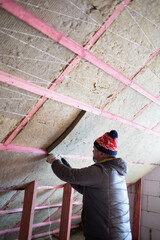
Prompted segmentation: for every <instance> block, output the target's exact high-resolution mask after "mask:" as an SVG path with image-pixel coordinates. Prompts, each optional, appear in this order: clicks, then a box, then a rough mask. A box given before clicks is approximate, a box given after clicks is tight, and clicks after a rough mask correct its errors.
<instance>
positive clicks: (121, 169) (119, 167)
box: [105, 158, 128, 176]
mask: <svg viewBox="0 0 160 240" xmlns="http://www.w3.org/2000/svg"><path fill="white" fill-rule="evenodd" d="M105 163H106V164H107V165H108V166H111V167H112V168H114V169H116V171H117V172H118V173H119V174H120V175H123V176H125V175H127V173H128V166H127V163H126V162H125V161H124V160H123V159H122V158H115V159H113V160H111V161H107V162H105Z"/></svg>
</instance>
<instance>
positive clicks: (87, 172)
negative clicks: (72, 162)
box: [52, 160, 103, 191]
mask: <svg viewBox="0 0 160 240" xmlns="http://www.w3.org/2000/svg"><path fill="white" fill-rule="evenodd" d="M52 170H53V172H54V173H55V175H56V176H57V177H59V178H60V179H61V180H62V181H65V182H68V183H70V184H71V185H72V184H73V185H74V184H75V185H81V186H96V185H98V184H99V183H100V182H101V181H102V176H103V174H102V172H103V169H102V168H101V167H100V166H98V165H92V166H90V167H86V168H81V169H75V168H68V167H65V166H64V165H63V164H62V163H61V162H60V161H59V160H56V161H54V162H53V163H52ZM75 189H76V186H75ZM76 190H78V189H76ZM81 191H82V189H81Z"/></svg>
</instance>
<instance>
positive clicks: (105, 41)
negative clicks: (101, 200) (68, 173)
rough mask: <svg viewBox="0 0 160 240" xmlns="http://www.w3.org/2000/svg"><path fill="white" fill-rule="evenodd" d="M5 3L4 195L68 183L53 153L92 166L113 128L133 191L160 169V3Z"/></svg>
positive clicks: (0, 120)
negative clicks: (50, 157) (35, 183)
mask: <svg viewBox="0 0 160 240" xmlns="http://www.w3.org/2000/svg"><path fill="white" fill-rule="evenodd" d="M0 3H1V6H2V8H1V9H0V15H1V20H0V21H1V24H0V33H1V35H0V36H1V45H0V58H1V63H0V67H1V72H0V81H1V82H0V103H1V104H0V141H1V144H0V149H1V151H0V159H1V173H0V182H1V188H5V187H12V186H20V185H21V184H25V183H28V182H30V181H32V180H35V179H38V180H39V184H40V185H48V184H53V185H58V184H60V183H61V181H60V180H58V179H57V178H56V177H55V176H53V174H52V172H51V170H50V166H48V165H47V164H46V163H45V153H46V151H49V152H53V153H54V154H56V155H65V157H66V158H67V159H68V161H70V163H71V165H72V166H73V167H83V166H88V165H90V164H91V163H92V160H91V156H92V147H93V142H94V140H95V139H96V138H97V137H99V136H101V135H102V134H103V133H104V132H106V131H110V130H111V129H116V130H117V131H118V133H119V151H118V156H119V157H122V158H123V159H124V160H126V161H127V162H128V166H129V173H128V175H127V182H128V183H130V182H135V181H137V180H138V179H139V178H141V177H143V176H144V175H146V174H147V173H148V172H150V171H151V170H152V169H153V168H154V167H155V166H156V165H158V164H159V163H160V157H159V156H160V106H159V105H160V97H159V96H160V69H159V65H160V55H159V51H160V48H159V46H160V31H159V28H160V27H159V26H160V25H159V23H160V16H159V9H160V2H159V1H158V0H153V1H150V0H146V1H142V0H139V1H137V0H133V1H129V0H126V1H123V2H122V1H118V0H114V1H110V0H107V1H104V0H100V1H97V0H80V1H77V0H72V1H70V0H54V1H51V0H45V1H44V0H34V1H33V0H26V1H25V0H17V1H14V2H13V1H12V0H6V1H4V0H0ZM18 6H21V7H23V9H22V8H19V7H18ZM24 9H25V10H24ZM35 16H37V18H36V17H35ZM41 20H42V21H41ZM36 28H37V29H36ZM44 33H45V34H44ZM46 89H50V90H46Z"/></svg>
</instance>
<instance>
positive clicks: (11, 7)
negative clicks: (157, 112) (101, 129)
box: [0, 0, 160, 105]
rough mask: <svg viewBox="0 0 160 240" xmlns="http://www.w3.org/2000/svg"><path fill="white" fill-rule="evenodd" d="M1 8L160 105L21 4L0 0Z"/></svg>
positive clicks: (125, 0)
mask: <svg viewBox="0 0 160 240" xmlns="http://www.w3.org/2000/svg"><path fill="white" fill-rule="evenodd" d="M123 2H124V3H125V4H128V2H129V1H128V0H124V1H123ZM0 4H1V7H2V8H4V9H5V10H6V11H8V12H10V13H11V14H13V15H14V16H16V17H17V18H19V19H21V20H22V21H24V22H26V23H27V24H29V25H30V26H32V27H34V28H35V29H37V30H39V31H40V32H42V33H43V34H45V35H47V36H48V37H50V38H52V39H53V40H55V41H56V42H58V43H60V44H61V45H63V46H64V47H66V48H67V49H69V50H71V51H72V52H74V53H76V54H78V55H79V56H80V57H81V58H84V59H85V60H87V61H88V62H90V63H92V64H93V65H94V66H96V67H98V68H99V69H101V70H103V71H104V72H106V73H108V74H109V75H111V76H112V77H114V78H116V79H117V80H119V81H121V82H122V83H123V84H125V85H126V86H129V87H131V88H132V89H134V90H135V91H137V92H139V93H140V94H142V95H143V96H145V97H146V98H148V99H150V100H152V101H153V102H154V103H156V104H158V105H160V99H158V98H156V97H155V96H153V94H151V93H150V92H148V91H147V90H145V89H143V88H142V87H141V86H140V85H138V84H137V83H135V82H133V81H132V80H131V79H129V78H128V77H126V76H125V75H123V74H122V73H120V72H118V71H117V70H116V69H114V68H113V67H111V66H110V65H109V64H107V63H105V62H104V61H102V60H101V59H99V58H98V57H96V56H95V55H93V54H92V53H91V52H89V51H88V50H87V49H85V48H83V47H82V46H80V45H79V44H78V43H76V42H74V41H73V40H71V39H70V38H68V37H67V36H65V35H64V34H62V33H61V32H59V31H58V30H56V29H55V28H53V27H51V26H50V25H48V24H47V23H46V22H44V21H43V20H41V19H40V18H38V17H37V16H35V15H34V14H32V13H30V12H29V11H27V10H26V9H25V8H23V7H21V6H20V5H19V4H17V3H16V2H14V1H13V0H0ZM159 51H160V48H158V49H157V50H156V51H155V52H154V53H153V54H154V56H155V55H157V54H158V52H159Z"/></svg>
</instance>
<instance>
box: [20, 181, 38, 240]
mask: <svg viewBox="0 0 160 240" xmlns="http://www.w3.org/2000/svg"><path fill="white" fill-rule="evenodd" d="M37 186H38V181H37V180H35V181H34V182H31V183H30V184H29V185H28V186H27V187H26V188H25V196H24V203H23V212H22V218H21V224H20V233H19V240H31V238H32V225H33V218H34V208H35V201H36V194H37Z"/></svg>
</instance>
